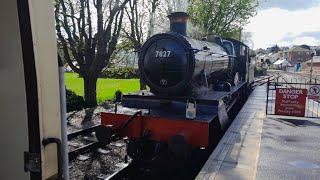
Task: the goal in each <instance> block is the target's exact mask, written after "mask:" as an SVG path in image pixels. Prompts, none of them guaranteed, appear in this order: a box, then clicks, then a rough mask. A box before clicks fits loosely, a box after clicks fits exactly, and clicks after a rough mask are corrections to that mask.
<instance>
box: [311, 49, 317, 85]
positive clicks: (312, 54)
mask: <svg viewBox="0 0 320 180" xmlns="http://www.w3.org/2000/svg"><path fill="white" fill-rule="evenodd" d="M315 55H316V52H315V51H314V52H312V53H311V54H310V56H311V67H310V84H311V82H312V71H313V70H312V66H313V57H314V56H315Z"/></svg>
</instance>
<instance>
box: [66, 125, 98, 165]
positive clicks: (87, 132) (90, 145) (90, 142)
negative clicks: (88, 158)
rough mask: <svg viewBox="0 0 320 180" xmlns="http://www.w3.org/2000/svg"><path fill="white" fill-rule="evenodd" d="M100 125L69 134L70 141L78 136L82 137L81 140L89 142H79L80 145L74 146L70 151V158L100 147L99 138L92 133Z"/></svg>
mask: <svg viewBox="0 0 320 180" xmlns="http://www.w3.org/2000/svg"><path fill="white" fill-rule="evenodd" d="M98 126H99V125H97V126H93V127H90V128H87V129H83V130H79V131H76V132H73V133H70V134H68V141H72V140H74V139H76V138H77V139H78V138H80V140H81V141H86V142H87V143H86V144H84V145H82V146H81V145H80V143H79V146H78V147H75V148H72V150H71V151H69V153H68V155H69V160H73V159H75V158H76V157H78V155H80V154H83V153H85V152H88V151H91V150H94V149H97V148H98V147H99V142H98V140H96V139H95V138H94V137H93V136H92V135H91V133H92V132H94V131H95V129H96V128H97V127H98ZM85 137H91V138H85Z"/></svg>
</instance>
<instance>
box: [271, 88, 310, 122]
mask: <svg viewBox="0 0 320 180" xmlns="http://www.w3.org/2000/svg"><path fill="white" fill-rule="evenodd" d="M306 97H307V89H293V88H277V89H276V105H275V114H277V115H286V116H300V117H301V116H304V114H305V108H306Z"/></svg>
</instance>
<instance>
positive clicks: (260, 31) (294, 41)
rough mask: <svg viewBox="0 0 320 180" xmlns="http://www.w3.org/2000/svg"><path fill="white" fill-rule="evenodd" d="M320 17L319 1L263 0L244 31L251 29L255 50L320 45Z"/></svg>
mask: <svg viewBox="0 0 320 180" xmlns="http://www.w3.org/2000/svg"><path fill="white" fill-rule="evenodd" d="M319 19H320V0H260V6H259V8H258V14H257V15H256V16H255V17H253V18H251V19H250V23H249V24H248V25H247V26H246V27H245V31H248V32H252V40H253V42H254V48H255V49H257V48H266V47H270V46H273V45H275V44H278V45H279V46H292V45H301V44H308V45H320V23H319Z"/></svg>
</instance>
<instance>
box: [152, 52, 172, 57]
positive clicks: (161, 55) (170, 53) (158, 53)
mask: <svg viewBox="0 0 320 180" xmlns="http://www.w3.org/2000/svg"><path fill="white" fill-rule="evenodd" d="M172 56H173V51H155V53H154V57H156V58H169V57H172Z"/></svg>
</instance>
